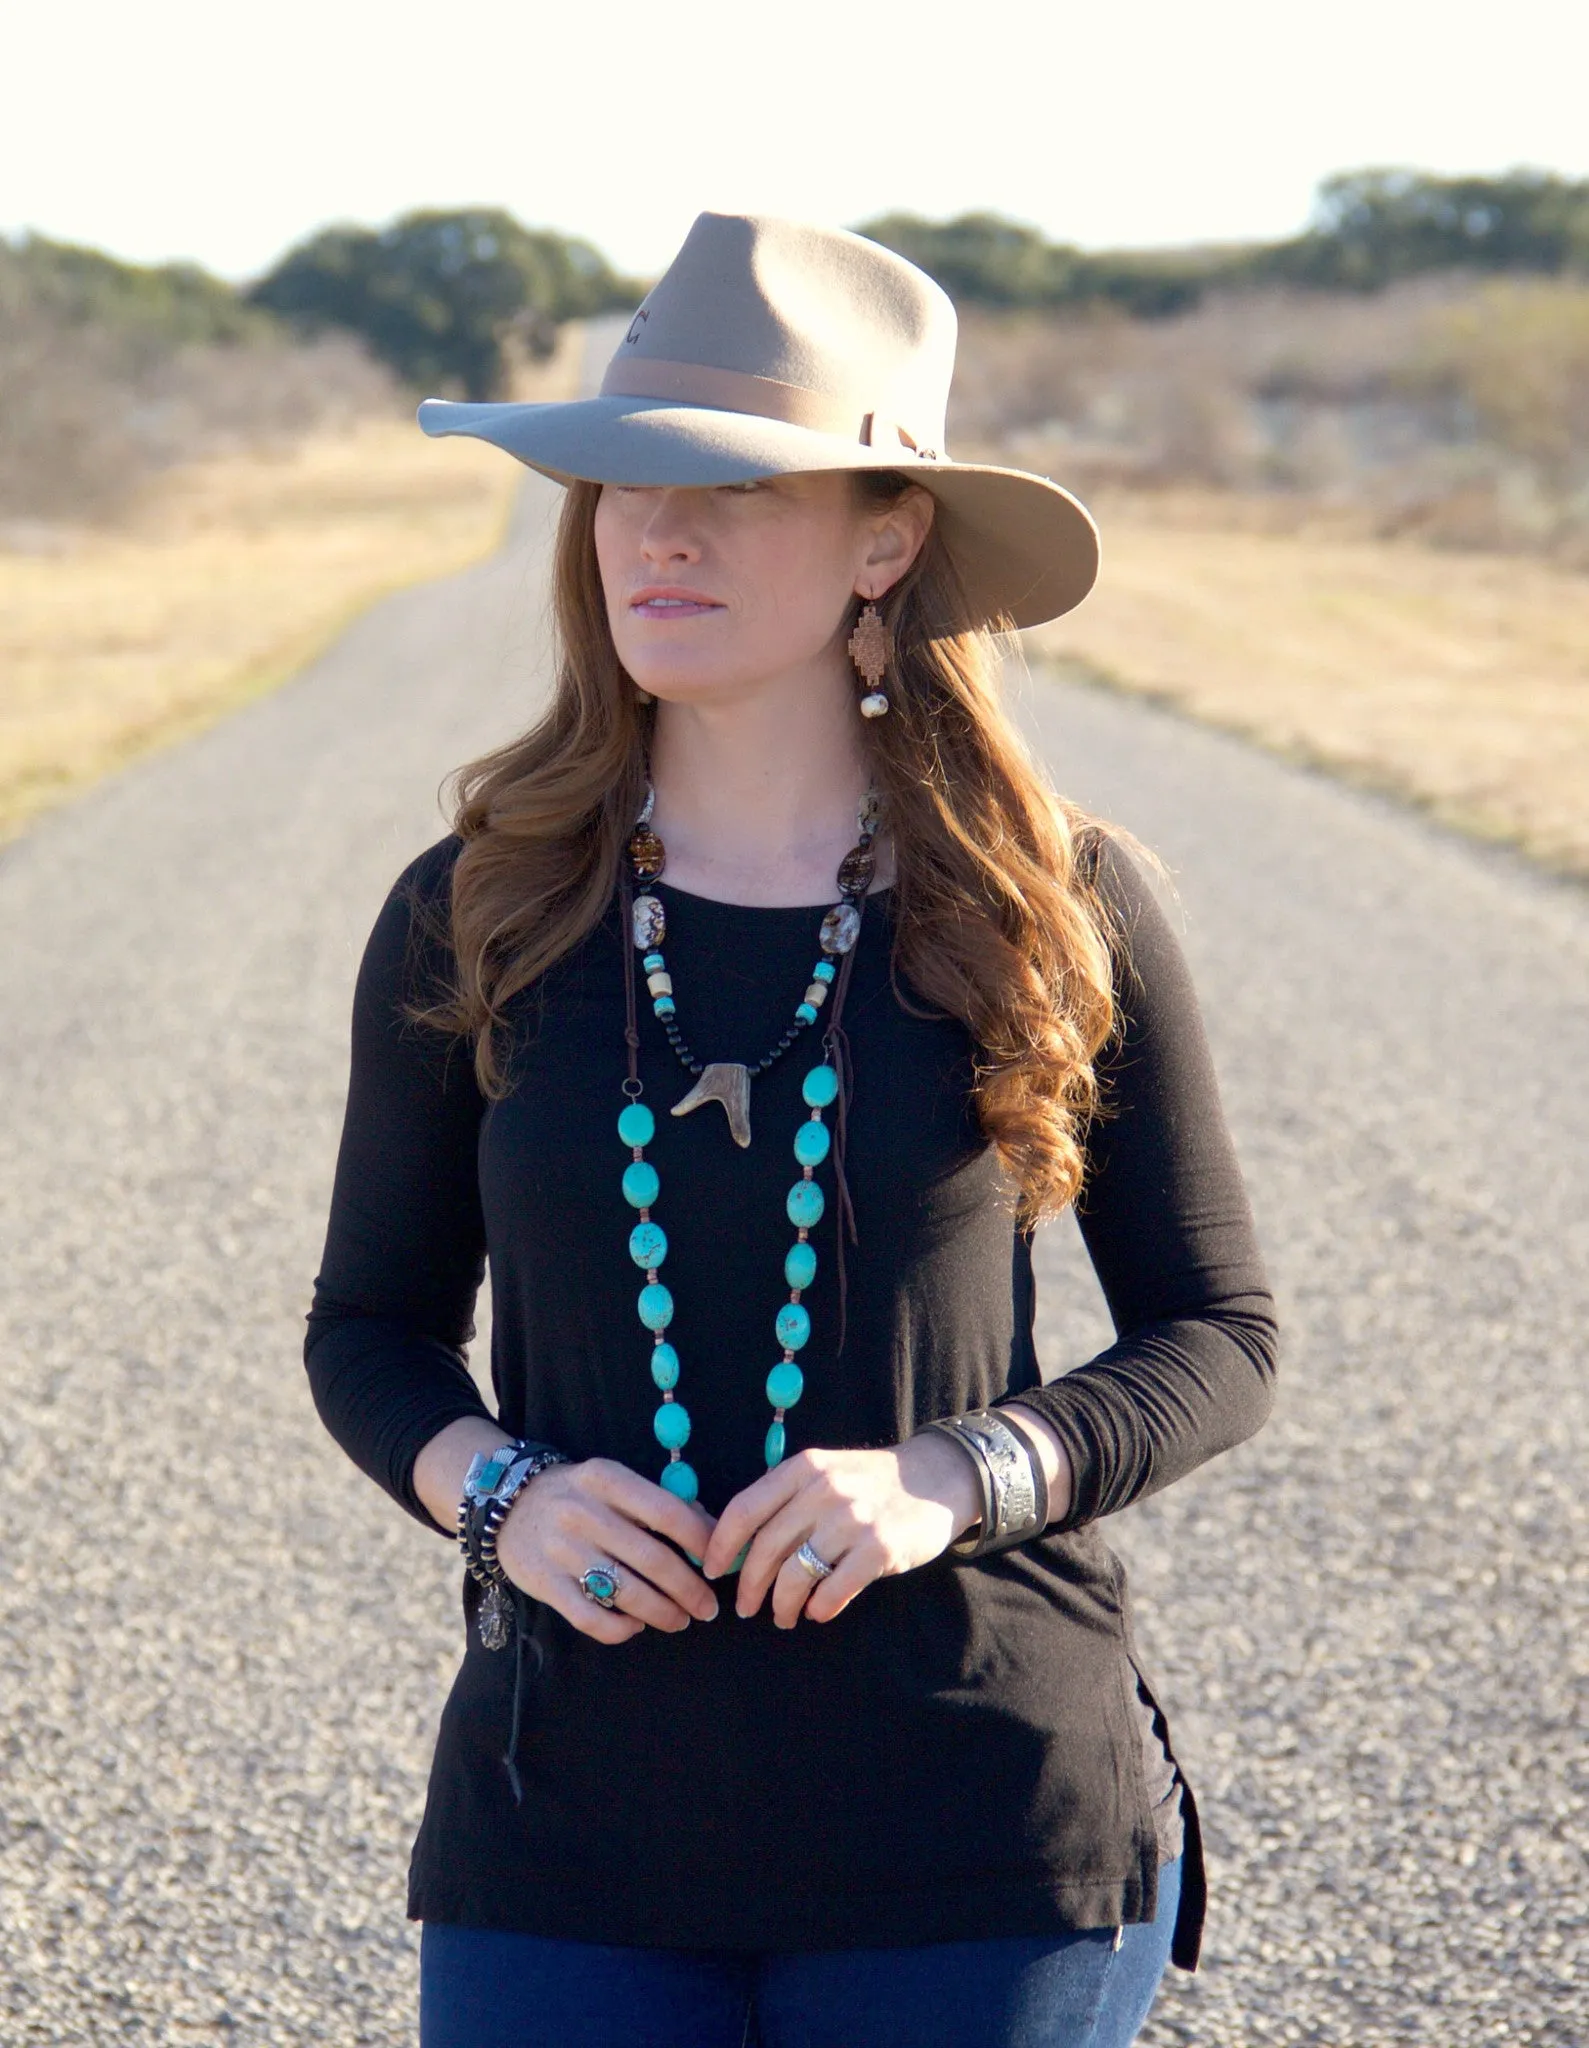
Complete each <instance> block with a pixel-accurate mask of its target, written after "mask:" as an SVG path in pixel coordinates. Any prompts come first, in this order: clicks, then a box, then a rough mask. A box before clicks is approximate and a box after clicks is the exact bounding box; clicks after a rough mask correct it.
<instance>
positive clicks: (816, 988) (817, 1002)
mask: <svg viewBox="0 0 1589 2048" xmlns="http://www.w3.org/2000/svg"><path fill="white" fill-rule="evenodd" d="M827 999H828V985H827V983H826V982H825V981H814V982H812V984H811V986H810V987H809V988H808V989H807V990H806V1001H807V1002H808V1003H809V1004H810V1005H811V1007H812V1009H813V1010H820V1009H821V1007H822V1005H823V1004H824V1003H825V1002H826V1001H827Z"/></svg>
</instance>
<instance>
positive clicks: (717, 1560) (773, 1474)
mask: <svg viewBox="0 0 1589 2048" xmlns="http://www.w3.org/2000/svg"><path fill="white" fill-rule="evenodd" d="M810 1478H811V1468H810V1466H809V1465H807V1464H806V1463H805V1462H804V1461H803V1459H802V1458H800V1457H794V1458H786V1459H785V1460H784V1462H783V1463H782V1464H781V1465H774V1467H773V1468H772V1470H771V1471H770V1472H765V1473H763V1474H762V1476H761V1478H760V1479H757V1480H753V1481H752V1482H751V1484H750V1485H749V1486H747V1487H745V1488H744V1490H743V1491H742V1492H740V1493H736V1494H735V1495H734V1498H733V1499H732V1500H731V1501H730V1502H729V1503H728V1506H727V1507H726V1508H724V1510H723V1512H722V1513H721V1514H720V1515H719V1516H718V1518H717V1527H716V1528H715V1529H714V1530H713V1531H712V1540H711V1542H710V1543H709V1544H708V1546H707V1548H706V1551H705V1553H704V1554H703V1556H702V1558H701V1569H702V1570H703V1571H704V1572H705V1573H706V1576H707V1577H708V1578H709V1579H715V1578H717V1577H719V1576H720V1574H722V1573H723V1572H726V1571H727V1570H728V1568H729V1566H730V1565H731V1564H732V1563H733V1562H734V1559H735V1558H736V1557H738V1555H739V1553H740V1552H741V1551H742V1550H743V1549H744V1548H745V1545H746V1544H747V1543H749V1542H751V1539H752V1538H753V1537H754V1536H755V1535H756V1534H757V1532H758V1530H760V1529H761V1528H762V1526H763V1525H764V1524H765V1523H766V1522H767V1521H768V1519H769V1518H770V1517H771V1516H773V1515H775V1514H777V1512H778V1510H779V1509H780V1508H782V1507H783V1506H785V1504H786V1503H787V1502H789V1501H791V1500H792V1499H793V1498H794V1496H795V1495H796V1494H797V1493H798V1492H799V1491H800V1489H801V1488H802V1487H803V1486H805V1485H806V1484H807V1483H808V1482H809V1480H810ZM748 1561H749V1560H748V1559H747V1563H748ZM740 1577H741V1581H743V1577H744V1572H743V1568H742V1569H741V1573H740ZM759 1597H760V1596H759V1595H758V1604H759ZM740 1611H741V1612H742V1613H743V1612H745V1611H746V1610H745V1609H743V1608H742V1609H741V1610H740ZM750 1611H752V1612H754V1610H753V1609H752V1610H750Z"/></svg>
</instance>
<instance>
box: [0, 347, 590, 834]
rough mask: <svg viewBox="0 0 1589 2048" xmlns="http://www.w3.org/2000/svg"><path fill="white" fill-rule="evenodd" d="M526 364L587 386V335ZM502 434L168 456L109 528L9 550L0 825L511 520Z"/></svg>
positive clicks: (400, 427)
mask: <svg viewBox="0 0 1589 2048" xmlns="http://www.w3.org/2000/svg"><path fill="white" fill-rule="evenodd" d="M565 332H566V342H565V345H564V346H563V347H562V348H561V349H560V350H559V353H558V355H557V357H555V358H554V359H553V361H552V362H551V363H550V364H548V365H544V366H540V367H539V368H538V369H536V370H535V371H533V372H527V373H526V375H525V377H524V379H523V380H522V381H521V388H522V390H523V395H524V396H526V397H535V398H542V397H546V398H551V397H562V396H565V395H567V394H568V393H569V392H571V391H572V389H573V388H574V383H575V380H576V379H577V374H578V361H579V353H580V346H581V337H580V335H579V333H578V331H577V330H574V329H571V330H566V331H565ZM523 474H524V472H523V471H522V469H520V467H519V465H518V464H517V463H515V462H512V461H510V460H509V459H508V457H506V456H505V455H503V454H502V453H501V451H500V450H498V449H494V448H488V447H486V446H485V445H484V444H483V443H481V442H477V441H467V440H461V439H460V440H448V441H439V442H438V441H431V440H427V439H426V437H425V436H424V435H423V434H421V433H420V431H419V429H418V428H417V427H416V426H415V425H414V423H413V418H412V415H410V416H409V417H407V418H406V419H394V420H385V419H382V420H374V421H366V422H364V423H363V424H361V425H358V426H356V427H352V428H349V429H347V430H346V431H343V432H340V433H336V434H328V435H321V436H318V437H316V438H314V439H311V440H308V441H306V442H304V443H302V444H300V445H299V446H298V447H296V448H289V449H286V450H278V451H275V452H270V451H261V452H258V453H254V454H248V455H233V456H226V457H223V458H218V459H215V460H212V461H207V462H201V463H194V464H192V465H190V466H188V467H186V468H183V469H179V470H172V471H170V472H169V473H167V474H166V475H165V476H164V477H163V478H161V479H160V480H159V482H158V483H157V484H156V485H155V486H154V487H153V488H151V489H150V490H149V491H147V492H146V493H145V494H144V495H143V496H142V497H140V498H139V500H138V501H137V503H136V504H135V506H134V507H133V509H132V511H131V513H130V514H129V516H128V517H127V518H126V520H125V521H124V522H123V523H122V524H121V525H119V526H118V527H117V528H116V529H115V530H113V531H102V532H93V531H84V532H78V533H75V534H72V535H63V536H60V538H59V546H58V550H57V551H55V552H49V553H6V552H0V838H4V837H6V836H9V835H10V834H12V833H14V832H16V831H17V830H18V829H19V828H20V827H21V826H22V825H23V824H24V823H25V822H26V820H27V819H28V818H30V817H31V816H33V815H34V814H35V813H36V812H38V811H40V810H42V809H44V808H45V807H46V806H47V805H49V804H52V803H55V802H57V801H58V800H59V799H60V798H62V797H64V796H66V795H69V794H70V793H71V792H72V791H74V790H76V789H79V788H81V787H83V786H84V785H85V784H87V783H89V782H92V781H94V780H95V779H97V778H98V777H99V776H101V775H104V774H106V773H108V772H109V771H110V770H112V769H115V768H118V767H120V766H122V765H123V764H124V763H125V762H127V761H129V760H131V759H133V758H134V757H135V756H137V755H139V754H142V753H146V752H148V751H149V750H150V749H151V748H153V747H157V746H160V745H163V744H164V743H166V742H167V741H169V740H172V739H176V738H179V737H181V736H182V735H184V734H186V733H189V732H192V731H195V730H197V729H198V728H199V727H201V726H204V725H207V724H208V723H210V721H211V720H213V719H215V718H217V717H219V716H220V715H221V714H222V713H223V712H225V711H227V710H230V709H231V708H232V707H233V706H235V705H237V704H240V703H242V702H244V701H245V700H246V699H248V698H250V697H253V696H257V695H259V694H260V693H262V692H263V691H265V690H267V689H270V688H271V687H273V686H274V685H275V684H277V683H279V682H282V681H284V680H285V679H286V678H287V677H288V676H290V675H292V674H293V673H294V671H295V670H297V669H298V668H300V667H302V665H303V664H304V662H306V661H307V660H308V659H309V658H310V657H311V656H312V655H313V654H315V653H316V652H317V651H318V650H319V649H321V648H322V647H324V646H325V645H327V644H328V642H330V641H331V640H332V639H333V638H335V636H336V635H337V634H338V633H339V632H340V631H341V630H342V628H343V627H344V626H346V625H347V624H348V623H349V621H350V620H351V619H352V618H353V617H355V616H356V615H357V614H358V613H359V612H361V611H363V610H364V609H365V608H366V607H367V606H368V605H370V604H371V603H373V602H374V600H375V599H376V598H378V597H380V596H383V595H384V594H385V593H386V592H387V591H390V590H394V589H397V588H398V587H400V586H401V585H403V584H407V583H414V582H418V581H421V580H424V579H426V578H429V577H432V576H442V575H446V574H448V573H450V572H451V571H453V570H455V569H459V568H462V567H463V566H464V565H465V564H466V563H468V562H471V561H475V560H478V559H479V558H480V557H481V556H483V555H486V554H488V553H489V552H490V551H491V550H492V549H493V548H494V547H495V546H496V545H497V543H498V541H499V540H500V538H501V535H502V531H503V527H504V524H505V522H506V519H507V515H508V511H509V508H510V506H511V504H512V502H513V497H514V494H515V492H516V490H517V488H518V485H519V482H520V481H521V479H522V477H523Z"/></svg>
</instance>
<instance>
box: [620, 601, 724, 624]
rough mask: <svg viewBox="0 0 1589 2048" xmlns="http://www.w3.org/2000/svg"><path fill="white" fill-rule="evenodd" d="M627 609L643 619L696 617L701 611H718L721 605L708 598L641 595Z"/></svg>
mask: <svg viewBox="0 0 1589 2048" xmlns="http://www.w3.org/2000/svg"><path fill="white" fill-rule="evenodd" d="M629 609H630V611H631V612H634V613H635V614H636V615H637V616H638V617H640V618H643V619H698V618H699V617H700V616H701V614H702V612H719V611H721V610H722V609H723V607H722V606H721V605H720V604H714V603H713V602H712V601H711V599H710V598H682V597H643V598H640V599H638V600H637V601H636V602H635V603H633V604H631V605H630V607H629Z"/></svg>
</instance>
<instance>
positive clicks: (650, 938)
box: [628, 783, 879, 1145]
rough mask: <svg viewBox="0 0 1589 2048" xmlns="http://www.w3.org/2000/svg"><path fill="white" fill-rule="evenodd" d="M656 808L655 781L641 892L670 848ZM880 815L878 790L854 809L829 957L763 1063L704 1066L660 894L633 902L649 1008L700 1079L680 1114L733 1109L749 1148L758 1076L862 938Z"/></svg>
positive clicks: (824, 940) (639, 871)
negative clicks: (855, 834) (685, 1027)
mask: <svg viewBox="0 0 1589 2048" xmlns="http://www.w3.org/2000/svg"><path fill="white" fill-rule="evenodd" d="M655 807H656V792H655V791H654V790H653V789H652V787H651V785H650V783H647V784H646V797H645V802H644V804H643V805H642V806H641V810H640V815H639V817H638V819H637V820H636V821H635V829H634V831H633V832H632V833H631V834H630V837H629V846H628V858H629V868H630V872H631V874H632V875H633V877H634V880H635V883H636V885H637V886H638V887H639V888H640V889H642V890H646V889H647V888H648V886H649V884H651V883H653V882H657V881H660V880H661V878H662V873H663V870H664V869H665V868H666V866H667V850H666V848H665V847H664V846H663V844H662V840H661V837H660V835H659V834H658V833H657V832H656V831H655V829H654V828H653V826H652V824H651V814H652V812H653V810H654V809H655ZM878 815H879V802H878V796H877V792H876V791H875V790H872V789H869V790H868V791H867V792H866V795H865V796H864V797H862V799H861V801H860V804H859V806H858V808H857V811H856V819H855V822H856V826H857V829H858V831H859V834H860V837H859V839H858V840H857V842H856V844H855V845H854V846H852V847H851V849H850V851H849V852H848V853H847V854H846V855H845V856H844V858H843V860H841V861H840V862H839V871H838V884H839V901H838V902H837V903H835V904H834V905H833V907H832V909H831V910H829V911H828V912H827V913H826V914H825V915H824V917H823V919H822V926H821V931H820V933H819V935H818V942H819V944H820V946H821V948H822V956H823V957H822V958H821V959H820V960H819V961H818V962H817V964H816V966H815V967H814V968H813V969H812V971H811V982H810V986H809V987H808V988H807V989H806V992H805V994H804V996H803V997H802V998H801V1000H800V1002H799V1003H798V1004H796V1006H795V1013H794V1017H793V1019H792V1020H791V1022H790V1024H789V1026H788V1028H787V1029H786V1030H785V1031H784V1033H783V1035H782V1037H781V1038H779V1040H778V1041H777V1043H776V1044H775V1045H774V1046H772V1047H771V1048H770V1049H769V1050H768V1051H767V1052H765V1053H763V1054H762V1056H761V1058H760V1059H758V1060H753V1061H751V1062H749V1063H748V1064H745V1063H741V1062H739V1061H733V1060H710V1061H702V1060H699V1059H697V1058H696V1056H695V1054H694V1052H693V1051H692V1050H691V1048H690V1046H689V1044H688V1042H687V1041H686V1039H685V1037H684V1034H683V1032H682V1031H681V1030H680V1028H679V1022H678V1015H677V1005H676V1003H675V1001H674V996H673V977H672V975H671V974H670V973H669V972H668V967H667V962H666V960H665V959H664V958H663V955H662V950H661V949H662V941H663V939H664V938H665V937H666V935H667V912H666V911H665V909H664V908H663V905H662V902H661V899H660V898H659V897H656V896H652V895H650V894H642V895H639V896H636V897H635V899H634V902H633V905H632V908H631V918H632V931H631V937H632V938H633V940H634V944H635V946H636V948H637V949H638V950H639V951H640V952H641V953H643V954H644V956H645V957H644V959H643V960H642V962H641V965H642V966H643V967H644V969H645V976H646V988H647V991H648V992H649V994H650V996H651V1008H652V1010H653V1011H654V1012H655V1014H656V1017H657V1019H658V1021H659V1022H660V1024H661V1025H662V1028H663V1030H664V1031H665V1032H666V1033H667V1040H668V1044H669V1045H670V1046H671V1047H672V1048H673V1052H674V1056H675V1057H676V1058H677V1060H678V1062H679V1064H680V1066H682V1067H683V1068H684V1070H685V1071H686V1073H689V1074H691V1075H693V1076H694V1077H695V1084H696V1085H695V1086H694V1087H693V1088H692V1089H691V1090H690V1092H689V1094H688V1095H686V1096H685V1097H684V1099H683V1100H682V1101H681V1102H679V1103H678V1104H677V1105H676V1106H675V1108H674V1112H673V1113H674V1115H675V1116H683V1115H686V1114H687V1113H688V1112H689V1111H690V1110H692V1109H697V1108H699V1107H700V1105H701V1103H703V1102H721V1103H722V1105H723V1108H724V1110H725V1111H726V1112H727V1115H728V1122H729V1128H730V1130H731V1131H732V1132H733V1135H734V1138H735V1141H736V1143H738V1144H741V1145H748V1144H749V1143H750V1084H751V1081H752V1079H753V1078H754V1077H755V1076H757V1075H760V1074H765V1073H766V1072H767V1071H768V1069H769V1068H771V1067H775V1066H776V1065H777V1064H778V1062H779V1060H781V1059H782V1058H783V1056H784V1054H785V1053H786V1052H788V1051H789V1049H790V1047H791V1046H793V1045H794V1044H795V1042H796V1041H797V1040H798V1039H799V1037H800V1035H801V1034H802V1032H805V1031H808V1030H809V1029H810V1028H811V1026H812V1025H813V1024H815V1023H816V1021H817V1016H818V1013H819V1012H820V1011H821V1009H822V1006H823V1004H824V1003H825V1002H826V1001H827V999H828V991H829V989H830V988H831V987H832V985H833V980H834V976H835V975H836V973H837V971H838V970H837V967H836V965H835V962H836V961H837V960H839V959H842V957H843V956H844V955H845V954H846V953H848V952H849V951H850V950H851V948H852V947H853V946H854V944H855V941H856V939H857V938H858V937H859V936H860V930H861V901H862V899H863V898H864V897H865V895H866V892H867V890H868V889H869V888H870V887H871V884H872V877H873V875H874V874H875V873H876V870H877V859H876V855H875V854H874V852H873V850H872V841H873V840H874V838H875V837H876V835H877V821H878Z"/></svg>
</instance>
